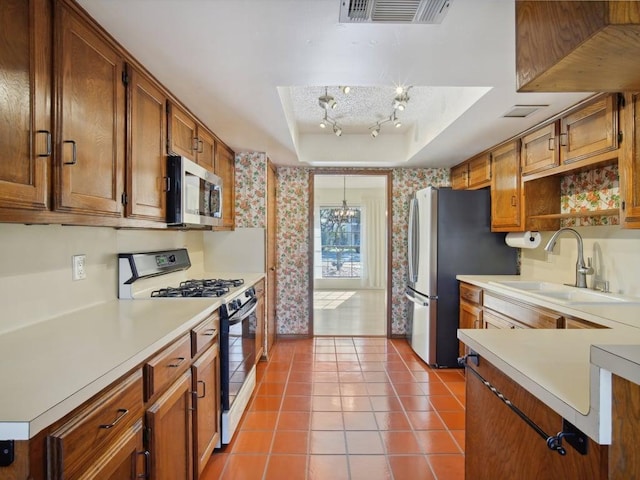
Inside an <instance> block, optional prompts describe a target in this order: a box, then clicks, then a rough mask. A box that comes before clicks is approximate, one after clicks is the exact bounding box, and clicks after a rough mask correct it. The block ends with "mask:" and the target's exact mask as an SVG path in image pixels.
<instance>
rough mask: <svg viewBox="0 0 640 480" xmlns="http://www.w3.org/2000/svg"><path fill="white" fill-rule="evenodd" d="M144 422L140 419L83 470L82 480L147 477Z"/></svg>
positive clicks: (118, 479)
mask: <svg viewBox="0 0 640 480" xmlns="http://www.w3.org/2000/svg"><path fill="white" fill-rule="evenodd" d="M142 432H143V423H142V419H139V420H138V421H137V422H136V423H135V425H133V426H132V427H130V428H129V429H128V430H127V431H126V432H125V433H124V434H123V435H122V436H121V437H120V438H119V439H118V440H117V441H116V442H114V444H113V446H112V447H111V448H109V449H108V450H106V451H105V453H104V455H102V456H101V457H100V458H99V459H98V460H97V461H96V462H95V463H93V464H92V465H89V467H88V468H87V469H86V470H85V471H83V472H82V474H81V475H80V476H79V477H65V478H78V479H81V480H89V479H100V480H135V479H137V478H146V475H147V473H148V472H147V468H148V467H149V458H150V457H149V452H147V451H146V450H145V449H144V447H143V438H142Z"/></svg>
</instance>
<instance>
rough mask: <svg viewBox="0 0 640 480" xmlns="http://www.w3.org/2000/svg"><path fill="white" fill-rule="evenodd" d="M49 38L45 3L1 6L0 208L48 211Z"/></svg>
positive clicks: (18, 1) (9, 1)
mask: <svg viewBox="0 0 640 480" xmlns="http://www.w3.org/2000/svg"><path fill="white" fill-rule="evenodd" d="M50 35H51V9H50V4H49V2H47V1H45V0H29V1H28V0H3V1H2V3H1V4H0V105H2V107H0V108H1V111H2V122H3V123H2V128H0V145H2V148H0V207H18V208H28V209H38V210H40V209H46V208H48V203H49V200H48V192H49V186H48V175H49V173H48V172H49V168H50V164H51V148H52V147H51V144H52V137H51V135H52V132H51V115H50V110H51V102H50V97H51V74H50V72H51V40H50Z"/></svg>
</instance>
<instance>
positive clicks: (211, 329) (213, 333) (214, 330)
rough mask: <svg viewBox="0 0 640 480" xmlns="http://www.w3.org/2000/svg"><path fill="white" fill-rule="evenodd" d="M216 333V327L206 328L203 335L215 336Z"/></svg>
mask: <svg viewBox="0 0 640 480" xmlns="http://www.w3.org/2000/svg"><path fill="white" fill-rule="evenodd" d="M215 334H216V329H215V328H209V329H208V330H205V331H204V332H203V333H202V335H206V336H207V337H213V336H214V335H215Z"/></svg>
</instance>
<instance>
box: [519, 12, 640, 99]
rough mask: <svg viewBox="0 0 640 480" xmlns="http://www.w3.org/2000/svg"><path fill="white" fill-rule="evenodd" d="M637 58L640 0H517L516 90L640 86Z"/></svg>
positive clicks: (615, 89) (597, 89)
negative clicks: (639, 0)
mask: <svg viewBox="0 0 640 480" xmlns="http://www.w3.org/2000/svg"><path fill="white" fill-rule="evenodd" d="M638 57H640V2H638V1H627V0H619V1H598V2H596V1H553V2H541V1H537V0H517V1H516V83H517V89H518V91H521V92H535V91H543V92H618V91H636V90H640V63H638V62H634V61H630V59H632V58H638Z"/></svg>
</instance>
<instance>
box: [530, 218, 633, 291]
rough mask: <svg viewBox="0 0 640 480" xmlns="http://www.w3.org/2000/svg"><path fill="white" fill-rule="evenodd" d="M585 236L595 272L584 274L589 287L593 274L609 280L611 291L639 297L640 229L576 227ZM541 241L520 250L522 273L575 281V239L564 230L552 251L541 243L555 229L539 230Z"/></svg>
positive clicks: (587, 255)
mask: <svg viewBox="0 0 640 480" xmlns="http://www.w3.org/2000/svg"><path fill="white" fill-rule="evenodd" d="M574 229H575V230H576V231H577V232H578V233H580V235H581V236H582V238H583V240H584V257H585V261H586V259H587V257H591V258H592V259H593V260H592V261H593V267H594V268H595V274H594V275H590V276H588V277H587V284H588V286H589V287H591V286H592V285H593V279H594V277H597V278H600V279H602V280H608V281H609V284H610V289H611V291H612V292H616V293H622V294H625V295H632V296H635V297H640V230H627V229H623V228H621V227H619V226H599V227H575V228H574ZM541 233H542V244H541V246H540V247H539V248H537V249H535V250H526V249H525V250H522V266H521V272H522V274H523V275H527V276H531V277H533V278H535V279H538V280H545V281H551V282H560V283H574V282H575V270H576V258H577V245H578V244H577V241H576V239H575V237H574V236H573V235H571V234H566V233H565V234H563V235H562V236H561V237H560V238H559V239H558V243H557V244H556V247H555V249H554V251H553V253H547V252H545V251H544V245H546V243H547V241H548V240H549V238H550V237H551V235H553V233H554V232H541Z"/></svg>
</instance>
